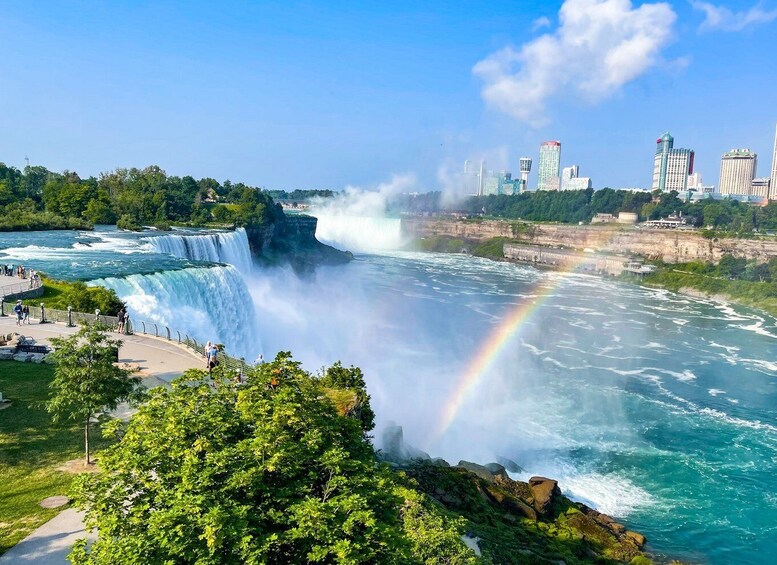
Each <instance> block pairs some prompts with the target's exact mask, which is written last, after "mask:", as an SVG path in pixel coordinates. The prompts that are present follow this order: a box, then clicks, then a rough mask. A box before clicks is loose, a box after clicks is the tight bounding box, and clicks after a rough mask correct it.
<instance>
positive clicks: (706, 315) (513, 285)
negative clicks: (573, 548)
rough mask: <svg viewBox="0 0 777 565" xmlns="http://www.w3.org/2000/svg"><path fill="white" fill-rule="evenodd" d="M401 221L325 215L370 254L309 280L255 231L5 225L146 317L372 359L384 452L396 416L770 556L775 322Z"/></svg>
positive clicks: (649, 522)
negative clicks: (483, 252)
mask: <svg viewBox="0 0 777 565" xmlns="http://www.w3.org/2000/svg"><path fill="white" fill-rule="evenodd" d="M365 226H367V227H368V228H369V229H367V228H366V227H365ZM364 233H371V234H372V235H371V236H370V237H371V238H372V240H377V241H380V242H381V249H380V250H377V251H376V250H374V249H369V245H368V243H369V241H364V240H360V239H359V234H364ZM399 233H400V230H398V229H397V226H396V225H395V224H393V223H392V222H391V221H386V220H381V221H380V223H375V224H370V223H369V221H366V223H365V220H364V219H363V218H361V219H359V220H358V221H356V220H354V221H353V222H352V221H351V220H349V219H348V218H334V219H333V218H327V219H326V220H325V221H321V223H320V226H319V233H318V234H317V235H318V236H319V238H320V239H322V240H326V241H328V242H330V243H333V244H335V245H338V244H339V245H341V246H342V247H347V248H349V249H351V250H355V252H356V258H355V260H354V261H353V262H351V263H350V264H348V265H345V266H339V267H325V268H320V269H318V270H317V271H316V273H315V274H314V275H313V276H310V277H307V278H299V277H297V276H296V275H295V274H294V273H293V272H292V271H291V270H290V269H285V268H273V269H262V268H258V267H256V266H254V265H253V264H252V262H251V259H250V255H249V254H248V244H247V240H246V237H245V233H244V232H242V230H238V231H236V232H221V233H218V232H216V233H210V232H201V231H200V232H193V231H183V230H177V231H175V232H173V233H172V234H169V233H144V234H127V233H120V232H116V231H115V230H107V229H106V230H97V231H95V232H37V233H24V234H14V233H12V234H0V263H14V264H19V263H23V264H25V265H26V266H28V267H31V268H34V269H38V270H41V271H44V272H46V273H48V274H50V275H51V276H54V277H59V278H66V279H81V280H88V281H90V283H91V284H102V285H105V286H108V287H110V288H114V289H115V290H116V291H117V292H118V293H119V295H120V296H121V297H122V298H123V299H124V300H125V301H126V302H127V304H128V305H129V309H130V313H131V315H132V316H133V317H134V319H136V320H140V319H143V320H150V321H157V322H161V323H164V324H167V325H170V326H172V327H174V328H175V329H179V330H181V331H185V332H187V333H189V334H190V335H194V336H196V337H197V338H199V339H201V340H206V339H214V340H217V341H221V342H223V343H225V344H226V345H227V347H228V349H229V350H230V351H231V352H234V353H235V354H237V355H239V356H244V357H245V358H246V359H249V360H251V359H253V358H255V357H256V355H258V354H259V353H260V352H261V353H263V354H264V356H265V358H269V357H272V356H273V355H274V354H275V353H276V352H278V351H285V350H290V351H292V353H293V354H294V356H295V358H297V359H299V360H301V361H302V362H303V364H304V365H305V367H306V368H307V369H308V370H311V371H316V370H318V369H320V368H321V367H323V366H326V365H328V364H331V363H333V362H334V361H336V360H342V361H343V363H344V364H346V365H350V364H353V365H358V366H360V367H361V368H362V369H363V370H364V373H365V377H366V380H367V384H368V388H369V392H370V394H371V395H372V402H373V405H374V408H375V411H376V412H377V414H378V421H377V424H378V427H377V429H376V443H377V444H378V445H379V444H380V430H381V428H383V427H385V425H386V424H387V423H389V422H396V423H398V424H401V425H402V426H403V428H404V432H405V439H406V441H408V442H409V443H411V444H413V445H414V446H416V447H418V448H421V449H424V450H426V451H427V452H429V453H430V454H431V455H433V456H441V457H445V458H446V459H447V460H448V461H450V462H451V463H456V462H458V461H459V460H460V459H467V460H474V461H479V462H483V463H485V462H488V461H492V460H494V459H495V458H496V457H497V456H503V457H508V458H510V459H513V460H515V461H516V462H518V463H519V464H520V465H521V466H522V467H524V468H525V469H526V473H525V474H523V475H519V476H516V477H515V478H524V479H525V478H526V477H528V476H530V475H532V474H542V475H546V476H550V477H553V478H556V479H558V480H559V483H560V486H561V488H562V490H564V492H565V494H567V495H569V496H571V497H573V498H575V499H577V500H581V501H584V502H586V503H588V504H590V505H591V506H594V507H596V508H597V509H599V510H600V511H602V512H605V513H607V514H611V515H613V516H615V517H617V518H619V519H621V520H623V521H624V522H625V523H626V524H628V526H629V528H630V529H633V530H636V531H639V532H642V533H644V534H645V535H646V536H647V537H648V541H649V549H651V550H652V551H654V552H656V553H658V554H661V555H670V556H672V557H675V558H680V559H686V560H689V561H695V562H705V563H761V562H768V561H769V558H768V557H766V556H769V555H772V554H774V553H775V552H777V535H776V534H777V531H776V530H777V455H776V454H777V451H776V450H775V448H777V417H776V415H775V406H776V405H777V403H776V401H777V386H776V384H777V355H776V354H777V320H775V319H774V318H772V317H770V316H768V315H765V314H763V313H760V312H757V311H754V310H748V309H745V308H739V307H732V306H729V305H724V304H719V303H714V302H709V301H705V300H700V299H695V298H690V297H684V296H678V295H674V294H671V293H668V292H665V291H660V290H649V289H644V288H639V287H636V286H630V285H625V284H621V283H617V282H614V281H612V280H607V279H603V278H598V277H592V276H587V275H580V274H574V273H572V274H563V273H555V272H544V271H538V270H535V269H533V268H531V267H527V266H520V265H514V264H509V263H497V262H492V261H488V260H482V259H477V258H472V257H467V256H462V255H442V254H420V253H409V252H403V251H397V250H395V248H396V247H397V246H398V244H399V242H398V241H395V239H396V237H397V234H399ZM381 234H382V235H381ZM346 238H347V239H348V241H347V242H346V244H345V245H343V244H341V243H340V241H339V240H341V239H346ZM360 242H361V243H365V245H364V246H363V247H362V246H360Z"/></svg>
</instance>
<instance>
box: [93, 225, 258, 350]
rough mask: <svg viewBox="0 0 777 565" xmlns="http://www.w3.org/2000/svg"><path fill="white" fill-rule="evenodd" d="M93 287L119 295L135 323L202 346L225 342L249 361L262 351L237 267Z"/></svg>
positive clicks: (127, 279)
mask: <svg viewBox="0 0 777 565" xmlns="http://www.w3.org/2000/svg"><path fill="white" fill-rule="evenodd" d="M220 235H223V234H220ZM242 235H243V238H245V232H243V234H242ZM165 237H173V236H165ZM196 237H200V236H196ZM156 239H161V238H156ZM173 241H174V240H173ZM199 241H204V240H203V239H201V240H199ZM89 284H90V285H94V286H104V287H107V288H111V289H113V290H115V291H116V294H118V295H119V298H121V300H122V301H124V302H125V303H126V304H127V307H128V308H129V313H130V317H131V319H132V320H135V321H140V320H144V321H147V322H157V323H159V324H162V325H165V326H168V327H170V328H171V329H175V330H178V331H180V332H182V333H184V332H185V333H187V334H189V336H190V337H193V338H195V339H197V340H198V341H202V342H204V341H208V340H210V341H213V342H216V343H224V344H226V345H227V349H228V351H229V352H230V353H231V354H232V355H234V356H236V357H241V356H242V357H245V358H246V359H247V360H249V361H251V360H253V358H254V357H255V356H256V354H257V353H258V352H259V351H261V347H260V340H259V332H258V329H257V323H256V318H255V315H254V312H255V310H254V304H253V302H252V301H251V296H250V295H249V293H248V289H247V288H246V285H245V282H244V280H243V277H242V275H241V274H240V273H239V272H238V270H237V269H235V268H234V267H231V266H226V267H223V266H222V267H197V268H190V269H182V270H178V271H162V272H159V273H154V274H151V275H130V276H127V277H107V278H104V279H96V280H93V281H90V282H89ZM174 337H175V334H174Z"/></svg>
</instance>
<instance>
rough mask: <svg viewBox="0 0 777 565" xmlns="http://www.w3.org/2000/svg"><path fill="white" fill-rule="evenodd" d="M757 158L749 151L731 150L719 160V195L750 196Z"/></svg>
mask: <svg viewBox="0 0 777 565" xmlns="http://www.w3.org/2000/svg"><path fill="white" fill-rule="evenodd" d="M757 165H758V156H757V155H756V154H755V153H753V152H752V151H750V150H749V149H732V150H731V151H728V152H726V153H724V154H723V157H722V158H721V160H720V181H719V182H718V192H720V193H721V194H752V192H751V191H752V186H753V179H754V178H755V171H756V168H757Z"/></svg>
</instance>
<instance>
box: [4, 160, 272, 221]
mask: <svg viewBox="0 0 777 565" xmlns="http://www.w3.org/2000/svg"><path fill="white" fill-rule="evenodd" d="M281 218H283V211H282V210H281V208H280V206H279V205H276V204H275V203H274V202H273V199H272V197H271V196H270V195H269V194H268V193H267V192H265V191H262V190H260V189H258V188H255V187H251V186H248V185H245V184H243V183H232V182H230V181H229V180H227V181H224V183H219V182H218V181H216V180H214V179H212V178H203V179H199V180H196V179H194V178H193V177H191V176H184V177H177V176H168V175H167V174H166V173H165V171H163V170H162V169H160V168H159V167H157V166H150V167H146V168H144V169H137V168H130V169H123V168H120V169H116V170H115V171H112V172H109V173H102V174H101V175H100V176H99V178H95V177H89V178H86V179H82V178H81V177H79V175H78V174H77V173H75V172H71V171H65V172H64V173H55V172H52V171H49V170H47V169H46V168H45V167H40V166H35V167H25V168H24V170H23V171H20V170H18V169H16V168H15V167H8V166H6V165H4V164H2V163H0V230H6V231H7V230H33V229H81V228H86V227H90V226H91V225H93V224H117V223H118V224H119V225H120V226H121V227H124V228H126V229H140V227H141V226H143V225H154V226H156V227H158V228H161V229H168V228H169V226H170V224H171V223H179V224H188V225H195V226H201V225H205V224H207V223H209V222H218V223H221V224H233V225H237V226H258V225H264V224H268V223H274V222H275V221H278V220H279V219H281Z"/></svg>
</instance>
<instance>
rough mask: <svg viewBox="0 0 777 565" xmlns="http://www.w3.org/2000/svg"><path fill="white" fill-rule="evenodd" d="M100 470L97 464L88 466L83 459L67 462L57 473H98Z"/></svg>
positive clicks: (93, 463) (58, 468)
mask: <svg viewBox="0 0 777 565" xmlns="http://www.w3.org/2000/svg"><path fill="white" fill-rule="evenodd" d="M99 470H100V467H98V466H97V464H96V463H95V462H92V464H91V465H87V464H86V461H84V460H83V459H72V460H70V461H65V462H64V463H63V464H62V465H60V466H59V467H57V471H64V472H65V473H74V474H75V473H96V472H98V471H99Z"/></svg>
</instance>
